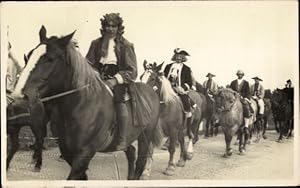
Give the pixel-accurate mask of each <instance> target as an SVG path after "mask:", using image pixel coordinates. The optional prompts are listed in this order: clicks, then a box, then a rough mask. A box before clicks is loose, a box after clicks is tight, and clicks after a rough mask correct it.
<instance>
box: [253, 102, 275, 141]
mask: <svg viewBox="0 0 300 188" xmlns="http://www.w3.org/2000/svg"><path fill="white" fill-rule="evenodd" d="M263 101H264V109H265V110H264V114H263V115H262V118H261V119H260V120H257V121H256V122H255V124H254V132H256V134H257V136H258V137H257V140H256V142H258V141H259V140H260V138H261V137H262V138H264V139H267V136H266V135H265V133H266V129H267V124H268V119H269V117H270V115H271V113H272V112H271V102H270V99H267V98H264V99H263Z"/></svg>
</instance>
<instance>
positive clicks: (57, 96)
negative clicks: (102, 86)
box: [41, 84, 90, 102]
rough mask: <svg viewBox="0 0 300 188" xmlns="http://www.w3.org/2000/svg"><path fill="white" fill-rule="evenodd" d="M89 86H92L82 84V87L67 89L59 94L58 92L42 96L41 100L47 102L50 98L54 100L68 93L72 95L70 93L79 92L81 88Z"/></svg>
mask: <svg viewBox="0 0 300 188" xmlns="http://www.w3.org/2000/svg"><path fill="white" fill-rule="evenodd" d="M89 86H90V84H86V85H84V86H82V87H80V88H76V89H72V90H69V91H65V92H63V93H59V94H56V95H52V96H50V97H45V98H42V99H41V101H42V102H47V101H50V100H53V99H57V98H59V97H64V96H66V95H70V94H72V93H75V92H78V91H80V90H83V89H86V88H88V87H89Z"/></svg>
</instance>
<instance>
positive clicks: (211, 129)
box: [195, 82, 220, 138]
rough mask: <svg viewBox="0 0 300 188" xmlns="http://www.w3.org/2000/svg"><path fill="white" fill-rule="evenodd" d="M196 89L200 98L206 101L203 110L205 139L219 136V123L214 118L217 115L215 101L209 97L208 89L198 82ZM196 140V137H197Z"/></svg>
mask: <svg viewBox="0 0 300 188" xmlns="http://www.w3.org/2000/svg"><path fill="white" fill-rule="evenodd" d="M196 89H197V92H199V94H200V97H201V98H202V100H203V101H204V105H203V108H202V112H203V118H204V119H205V121H204V125H205V134H204V135H205V137H206V138H208V137H212V136H217V135H218V132H219V129H218V128H219V125H220V124H219V123H218V120H216V119H215V118H214V114H215V113H216V104H215V101H214V100H215V99H212V98H211V97H209V96H208V94H207V92H206V89H205V88H204V87H203V86H202V85H201V84H200V83H199V82H196ZM195 138H196V137H195Z"/></svg>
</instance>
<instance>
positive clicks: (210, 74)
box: [206, 72, 216, 77]
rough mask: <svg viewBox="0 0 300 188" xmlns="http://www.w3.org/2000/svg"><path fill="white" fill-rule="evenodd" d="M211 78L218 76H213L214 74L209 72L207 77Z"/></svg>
mask: <svg viewBox="0 0 300 188" xmlns="http://www.w3.org/2000/svg"><path fill="white" fill-rule="evenodd" d="M209 76H211V77H214V76H216V75H214V74H212V73H210V72H209V73H208V74H207V75H206V77H209Z"/></svg>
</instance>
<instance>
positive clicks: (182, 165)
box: [176, 160, 185, 167]
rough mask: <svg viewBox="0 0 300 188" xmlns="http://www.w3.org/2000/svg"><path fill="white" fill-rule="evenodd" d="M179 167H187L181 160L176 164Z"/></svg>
mask: <svg viewBox="0 0 300 188" xmlns="http://www.w3.org/2000/svg"><path fill="white" fill-rule="evenodd" d="M176 166H178V167H184V166H185V161H184V160H179V161H178V162H177V164H176Z"/></svg>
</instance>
